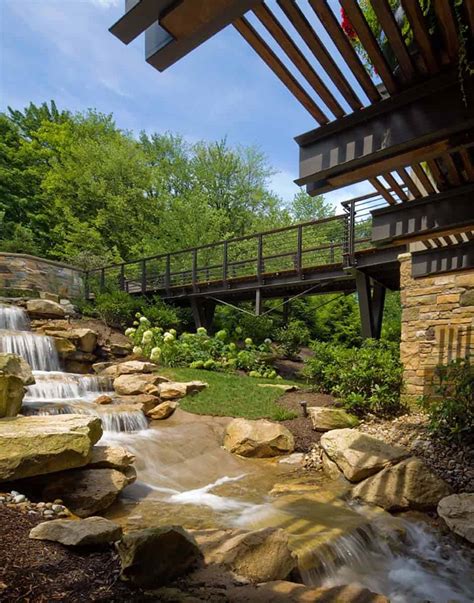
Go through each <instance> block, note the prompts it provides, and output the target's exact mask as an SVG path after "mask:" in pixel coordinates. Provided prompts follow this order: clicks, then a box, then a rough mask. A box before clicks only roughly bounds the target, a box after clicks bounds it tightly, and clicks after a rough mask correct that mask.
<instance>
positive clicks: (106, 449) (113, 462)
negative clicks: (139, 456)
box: [87, 446, 135, 471]
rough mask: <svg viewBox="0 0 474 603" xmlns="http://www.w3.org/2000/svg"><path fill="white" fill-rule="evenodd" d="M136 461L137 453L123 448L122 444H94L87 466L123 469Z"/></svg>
mask: <svg viewBox="0 0 474 603" xmlns="http://www.w3.org/2000/svg"><path fill="white" fill-rule="evenodd" d="M134 461H135V455H133V454H132V453H131V452H129V451H128V450H125V448H122V446H94V447H93V448H92V456H91V459H90V461H89V462H88V464H87V468H88V469H89V468H91V469H92V468H95V469H106V468H110V469H118V470H119V471H123V470H124V469H125V468H126V467H129V466H130V465H132V464H133V463H134Z"/></svg>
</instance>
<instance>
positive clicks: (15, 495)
mask: <svg viewBox="0 0 474 603" xmlns="http://www.w3.org/2000/svg"><path fill="white" fill-rule="evenodd" d="M0 505H5V506H7V507H9V508H12V509H17V510H18V511H22V512H24V513H27V514H28V515H42V516H43V518H44V519H54V517H69V516H70V514H69V511H68V509H67V508H66V507H65V506H64V504H63V503H62V500H60V499H59V498H58V499H56V500H55V502H54V503H51V502H38V503H34V502H31V501H30V500H28V498H27V497H26V496H25V494H20V492H17V491H16V490H13V491H12V492H0Z"/></svg>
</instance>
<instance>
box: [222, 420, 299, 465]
mask: <svg viewBox="0 0 474 603" xmlns="http://www.w3.org/2000/svg"><path fill="white" fill-rule="evenodd" d="M224 448H226V449H227V450H229V452H233V453H234V454H239V455H240V456H251V457H258V458H263V457H272V456H278V455H280V454H290V453H291V452H293V450H294V449H295V440H294V437H293V434H292V433H291V432H290V431H289V430H288V429H287V428H286V427H284V426H283V425H280V424H279V423H272V422H271V421H267V420H265V419H262V420H260V421H248V420H247V419H233V420H232V421H231V422H230V423H229V424H228V426H227V429H226V432H225V436H224Z"/></svg>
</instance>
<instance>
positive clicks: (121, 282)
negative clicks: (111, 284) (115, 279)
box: [119, 264, 125, 291]
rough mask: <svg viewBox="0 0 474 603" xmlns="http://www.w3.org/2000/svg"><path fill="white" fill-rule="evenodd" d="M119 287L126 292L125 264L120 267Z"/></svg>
mask: <svg viewBox="0 0 474 603" xmlns="http://www.w3.org/2000/svg"><path fill="white" fill-rule="evenodd" d="M119 287H120V289H121V290H122V291H125V264H121V265H120V277H119Z"/></svg>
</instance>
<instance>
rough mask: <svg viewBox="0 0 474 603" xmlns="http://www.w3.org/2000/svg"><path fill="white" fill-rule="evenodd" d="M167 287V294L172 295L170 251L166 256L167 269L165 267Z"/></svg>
mask: <svg viewBox="0 0 474 603" xmlns="http://www.w3.org/2000/svg"><path fill="white" fill-rule="evenodd" d="M165 289H166V295H168V296H169V295H170V293H171V291H170V289H171V255H170V254H169V253H168V255H167V256H166V269H165Z"/></svg>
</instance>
